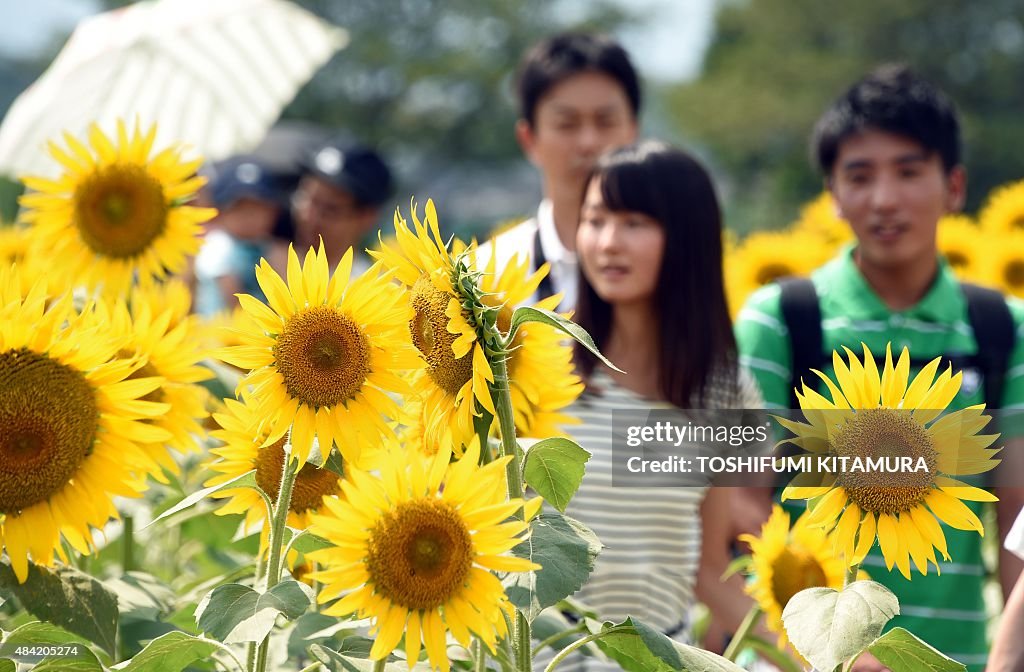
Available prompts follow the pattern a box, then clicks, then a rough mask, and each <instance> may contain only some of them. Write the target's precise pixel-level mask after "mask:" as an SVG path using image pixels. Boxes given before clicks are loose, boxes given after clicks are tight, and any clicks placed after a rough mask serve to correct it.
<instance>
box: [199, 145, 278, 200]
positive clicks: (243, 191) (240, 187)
mask: <svg viewBox="0 0 1024 672" xmlns="http://www.w3.org/2000/svg"><path fill="white" fill-rule="evenodd" d="M211 172H212V173H213V174H212V176H211V178H210V195H211V197H212V198H213V204H214V205H216V206H217V207H218V208H226V207H228V206H230V205H231V204H233V203H235V202H236V201H239V200H241V199H243V198H253V199H256V200H260V201H270V202H272V203H277V204H281V203H283V202H284V196H285V195H284V193H283V191H284V190H283V185H282V184H281V181H280V179H279V178H278V177H277V176H276V175H274V174H273V173H272V172H271V171H270V170H269V169H268V168H267V165H266V164H265V163H264V162H263V161H261V160H259V159H257V158H255V157H252V156H244V155H243V156H233V157H231V158H229V159H225V160H224V161H221V162H219V163H216V164H214V165H213V170H212V171H211Z"/></svg>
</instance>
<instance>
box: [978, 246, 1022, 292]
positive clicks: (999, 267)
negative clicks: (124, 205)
mask: <svg viewBox="0 0 1024 672" xmlns="http://www.w3.org/2000/svg"><path fill="white" fill-rule="evenodd" d="M983 244H984V246H985V250H984V251H985V268H986V269H987V271H988V273H987V275H986V276H984V278H983V279H985V280H987V283H986V284H989V285H992V286H993V287H997V288H998V289H1000V290H1002V291H1004V292H1006V293H1007V294H1012V295H1014V296H1021V297H1024V232H1021V231H1014V232H1010V233H999V234H992V235H988V236H986V237H985V241H984V243H983Z"/></svg>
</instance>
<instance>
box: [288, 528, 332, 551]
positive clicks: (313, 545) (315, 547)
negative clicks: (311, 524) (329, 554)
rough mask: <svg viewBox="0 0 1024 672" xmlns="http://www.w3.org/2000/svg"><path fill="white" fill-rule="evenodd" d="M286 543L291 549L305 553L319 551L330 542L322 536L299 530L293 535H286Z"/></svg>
mask: <svg viewBox="0 0 1024 672" xmlns="http://www.w3.org/2000/svg"><path fill="white" fill-rule="evenodd" d="M288 539H289V540H288V541H287V542H286V543H287V544H289V545H290V547H291V549H292V550H295V551H298V552H299V553H302V554H303V555H305V554H306V553H312V552H313V551H319V550H320V549H322V548H330V547H331V545H332V544H331V542H329V541H327V540H326V539H324V538H323V537H318V536H316V535H315V534H313V533H311V532H307V531H306V530H301V531H300V532H298V533H297V534H295V536H294V537H288Z"/></svg>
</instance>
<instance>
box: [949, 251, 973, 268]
mask: <svg viewBox="0 0 1024 672" xmlns="http://www.w3.org/2000/svg"><path fill="white" fill-rule="evenodd" d="M946 261H948V262H949V265H950V266H952V267H953V268H956V269H962V268H964V267H966V266H967V262H968V259H967V255H966V254H964V253H963V252H958V251H956V250H951V251H949V252H946Z"/></svg>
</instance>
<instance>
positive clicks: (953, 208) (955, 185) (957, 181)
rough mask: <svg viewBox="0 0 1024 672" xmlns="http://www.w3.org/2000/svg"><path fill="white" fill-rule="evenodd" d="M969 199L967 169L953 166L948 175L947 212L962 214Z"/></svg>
mask: <svg viewBox="0 0 1024 672" xmlns="http://www.w3.org/2000/svg"><path fill="white" fill-rule="evenodd" d="M966 199H967V169H966V168H964V167H963V166H953V168H952V169H951V170H950V171H949V174H948V175H946V210H947V211H949V212H960V211H961V210H962V209H963V207H964V201H965V200H966Z"/></svg>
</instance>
